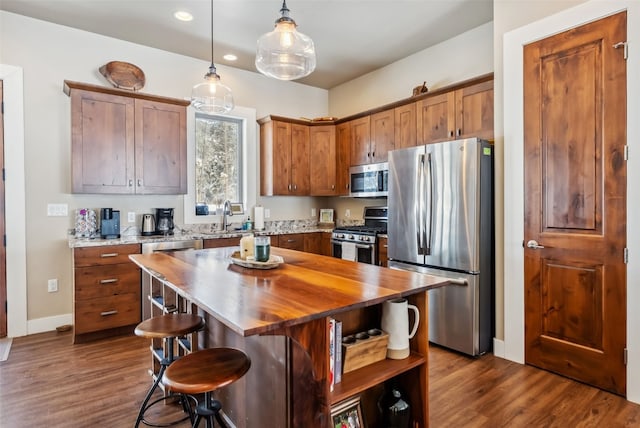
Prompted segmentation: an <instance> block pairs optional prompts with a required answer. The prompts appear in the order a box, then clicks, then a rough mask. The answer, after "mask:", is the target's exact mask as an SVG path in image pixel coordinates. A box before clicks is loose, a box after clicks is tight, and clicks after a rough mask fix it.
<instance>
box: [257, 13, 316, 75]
mask: <svg viewBox="0 0 640 428" xmlns="http://www.w3.org/2000/svg"><path fill="white" fill-rule="evenodd" d="M280 13H281V14H282V16H281V17H280V18H279V19H278V20H276V26H275V29H274V30H273V31H271V32H270V33H266V34H263V35H262V36H260V38H259V39H258V49H257V52H256V68H257V69H258V71H260V72H261V73H262V74H264V75H266V76H269V77H273V78H276V79H280V80H294V79H299V78H301V77H305V76H308V75H309V74H311V72H312V71H313V70H315V68H316V49H315V46H314V44H313V40H311V38H310V37H308V36H306V35H304V34H302V33H300V32H298V31H297V30H296V23H295V21H294V20H293V19H291V18H290V17H289V9H288V8H287V4H286V2H284V3H283V4H282V9H280Z"/></svg>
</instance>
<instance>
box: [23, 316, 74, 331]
mask: <svg viewBox="0 0 640 428" xmlns="http://www.w3.org/2000/svg"><path fill="white" fill-rule="evenodd" d="M71 323H73V314H64V315H56V316H54V317H46V318H36V319H34V320H28V321H27V334H36V333H44V332H45V331H53V330H55V329H56V327H59V326H61V325H66V324H71Z"/></svg>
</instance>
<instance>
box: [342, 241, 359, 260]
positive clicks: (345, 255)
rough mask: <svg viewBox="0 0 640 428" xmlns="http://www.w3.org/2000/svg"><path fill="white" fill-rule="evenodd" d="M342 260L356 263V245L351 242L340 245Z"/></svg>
mask: <svg viewBox="0 0 640 428" xmlns="http://www.w3.org/2000/svg"><path fill="white" fill-rule="evenodd" d="M342 260H351V261H352V262H357V261H358V253H357V250H356V244H354V243H353V242H343V243H342Z"/></svg>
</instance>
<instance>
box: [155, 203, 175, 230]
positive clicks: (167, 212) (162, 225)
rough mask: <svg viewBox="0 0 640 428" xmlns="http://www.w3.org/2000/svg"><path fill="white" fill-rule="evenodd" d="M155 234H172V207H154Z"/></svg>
mask: <svg viewBox="0 0 640 428" xmlns="http://www.w3.org/2000/svg"><path fill="white" fill-rule="evenodd" d="M156 234H158V235H173V208H156Z"/></svg>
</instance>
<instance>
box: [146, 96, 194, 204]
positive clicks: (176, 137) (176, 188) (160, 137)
mask: <svg viewBox="0 0 640 428" xmlns="http://www.w3.org/2000/svg"><path fill="white" fill-rule="evenodd" d="M135 111H136V125H135V133H136V143H135V146H136V183H135V188H136V193H139V194H155V195H161V194H166V195H178V194H185V193H187V131H186V129H187V109H186V107H184V106H179V105H172V104H166V103H160V102H157V101H149V100H136V102H135Z"/></svg>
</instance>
